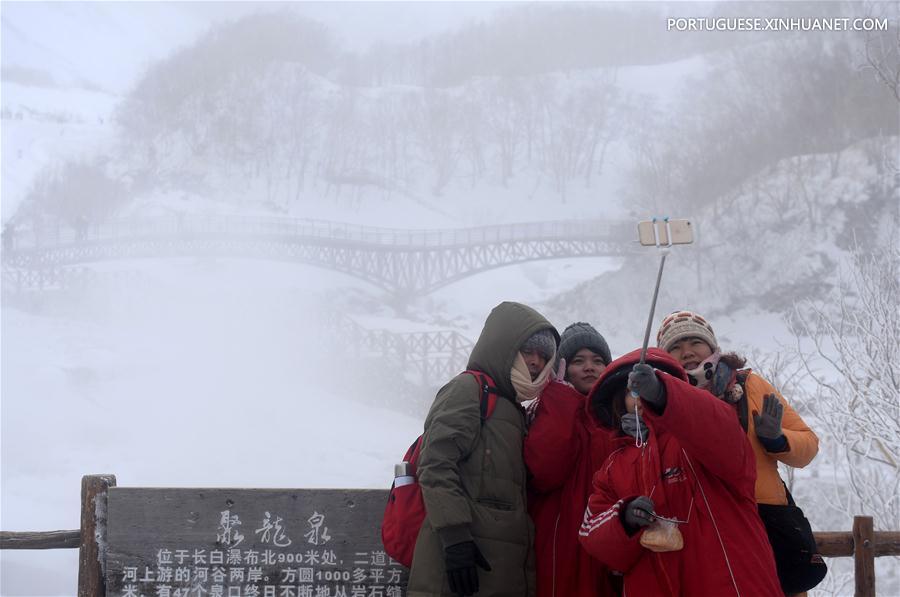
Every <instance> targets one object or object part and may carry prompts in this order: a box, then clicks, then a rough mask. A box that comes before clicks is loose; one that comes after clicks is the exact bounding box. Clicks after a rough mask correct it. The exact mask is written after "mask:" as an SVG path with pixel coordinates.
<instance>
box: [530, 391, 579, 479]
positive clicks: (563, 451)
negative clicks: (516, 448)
mask: <svg viewBox="0 0 900 597" xmlns="http://www.w3.org/2000/svg"><path fill="white" fill-rule="evenodd" d="M583 408H584V398H583V396H582V395H581V394H579V393H578V391H577V390H575V389H574V388H571V387H569V386H567V385H565V384H562V383H558V382H551V383H550V384H549V385H548V386H547V388H546V389H545V390H544V391H543V392H542V393H541V397H540V398H539V401H538V405H537V409H536V410H535V415H534V421H533V422H532V423H531V426H530V427H529V428H528V435H527V436H526V437H525V464H526V466H527V467H528V471H529V472H530V473H531V478H530V480H529V482H530V485H531V489H532V490H534V491H537V492H539V493H547V492H550V491H553V490H555V489H558V488H559V487H562V485H563V483H564V482H565V480H566V479H568V478H569V476H570V475H571V473H572V469H573V468H574V466H575V462H576V461H577V459H578V454H579V452H580V450H581V443H580V441H579V437H578V433H577V428H576V425H578V416H579V414H580V413H581V412H582V409H583Z"/></svg>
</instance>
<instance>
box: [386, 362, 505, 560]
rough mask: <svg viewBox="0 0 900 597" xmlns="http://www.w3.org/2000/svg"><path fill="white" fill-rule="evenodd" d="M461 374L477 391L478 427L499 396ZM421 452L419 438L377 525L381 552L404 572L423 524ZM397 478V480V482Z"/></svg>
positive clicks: (481, 376) (490, 383) (483, 381)
mask: <svg viewBox="0 0 900 597" xmlns="http://www.w3.org/2000/svg"><path fill="white" fill-rule="evenodd" d="M463 373H468V374H469V375H473V376H475V379H477V380H478V385H479V386H480V387H481V395H480V408H481V424H482V425H484V422H485V421H486V420H487V419H488V418H489V417H490V416H491V415H492V414H493V413H494V408H495V407H496V406H497V397H498V396H499V392H498V391H497V388H496V387H495V385H494V380H492V379H491V378H490V377H489V376H488V375H487V374H485V373H482V372H481V371H464V372H463ZM421 448H422V436H421V435H420V436H419V437H417V438H416V440H415V441H414V442H413V443H412V445H411V446H410V447H409V449H408V450H407V451H406V454H405V455H404V456H403V462H405V463H408V469H407V473H406V475H408V476H409V477H408V481H407V482H401V483H399V484H398V483H397V479H395V480H394V482H393V483H392V484H391V492H390V494H389V495H388V501H387V506H385V508H384V518H383V519H382V522H381V542H382V544H383V545H384V551H385V552H386V553H387V554H388V555H389V556H390V557H391V558H393V559H394V560H396V561H397V562H399V563H400V564H402V565H404V566H406V567H407V568H410V567H412V560H413V552H414V551H415V549H416V539H418V537H419V530H420V529H421V528H422V522H423V521H424V520H425V501H424V500H423V499H422V488H421V487H420V486H419V482H418V479H417V478H416V468H417V465H418V462H419V452H420V450H421ZM401 478H402V477H398V479H401Z"/></svg>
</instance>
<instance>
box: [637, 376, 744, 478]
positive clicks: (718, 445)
mask: <svg viewBox="0 0 900 597" xmlns="http://www.w3.org/2000/svg"><path fill="white" fill-rule="evenodd" d="M659 377H660V379H661V380H662V382H663V383H664V384H665V387H666V396H667V402H666V408H665V410H664V411H663V413H662V414H661V415H657V414H655V413H653V412H651V411H650V410H649V409H644V413H646V416H647V417H648V418H650V419H652V420H653V421H654V422H655V424H657V425H659V426H661V427H663V428H664V429H665V430H666V431H667V432H669V433H671V434H672V435H673V436H675V437H676V438H677V439H678V442H679V443H680V444H681V447H682V448H684V450H685V451H686V452H687V453H688V454H689V455H690V456H691V458H693V459H696V460H697V461H699V462H700V463H701V464H702V465H703V466H704V467H705V468H706V469H707V470H708V471H709V472H710V473H712V474H713V475H715V476H717V477H719V478H720V479H722V480H723V481H727V482H731V483H735V484H739V483H744V484H746V483H749V485H750V487H751V491H752V487H753V486H754V484H755V483H756V465H755V460H754V456H753V450H752V448H751V447H750V442H749V441H748V440H747V435H746V433H745V432H744V430H743V429H742V428H741V425H740V423H739V422H738V419H737V417H736V416H735V415H734V411H733V410H732V408H731V407H730V406H729V405H728V404H725V403H724V402H722V401H721V400H719V399H718V398H716V397H715V396H713V395H712V394H710V393H709V392H707V391H706V390H701V389H698V388H695V387H694V386H692V385H690V384H689V383H687V382H685V381H681V380H680V379H676V378H675V377H672V376H671V375H668V374H666V373H660V374H659Z"/></svg>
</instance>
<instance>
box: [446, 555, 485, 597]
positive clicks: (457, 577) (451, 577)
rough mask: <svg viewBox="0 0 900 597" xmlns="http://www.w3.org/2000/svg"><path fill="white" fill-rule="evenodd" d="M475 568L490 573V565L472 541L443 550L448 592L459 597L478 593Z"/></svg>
mask: <svg viewBox="0 0 900 597" xmlns="http://www.w3.org/2000/svg"><path fill="white" fill-rule="evenodd" d="M476 566H478V567H480V568H481V569H482V570H485V571H487V572H490V571H491V565H490V564H488V561H487V560H485V559H484V556H483V555H481V552H480V551H479V550H478V546H477V545H475V542H474V541H463V542H462V543H457V544H455V545H451V546H449V547H447V548H446V549H444V567H445V568H446V569H447V581H448V582H449V583H450V591H451V592H453V593H456V594H457V595H459V596H460V597H467V596H468V595H474V594H475V593H477V592H478V570H477V569H476Z"/></svg>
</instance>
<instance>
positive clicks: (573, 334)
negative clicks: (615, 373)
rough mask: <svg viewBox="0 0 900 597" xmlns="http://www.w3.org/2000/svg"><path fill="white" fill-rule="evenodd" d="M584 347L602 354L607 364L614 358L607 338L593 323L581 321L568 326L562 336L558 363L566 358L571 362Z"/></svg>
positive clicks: (601, 356)
mask: <svg viewBox="0 0 900 597" xmlns="http://www.w3.org/2000/svg"><path fill="white" fill-rule="evenodd" d="M582 348H589V349H591V350H592V351H593V352H594V353H596V354H598V355H600V358H602V359H603V362H604V363H605V364H607V365H609V362H610V361H611V360H612V355H610V353H609V345H608V344H607V343H606V339H604V338H603V336H601V335H600V332H598V331H597V330H595V329H594V327H593V326H592V325H591V324H589V323H585V322H583V321H579V322H577V323H573V324H572V325H570V326H569V327H567V328H566V329H565V331H563V333H562V336H560V339H559V352H558V358H557V359H556V362H557V364H558V363H559V359H566V362H567V363H568V362H571V360H572V357H574V356H575V353H576V352H578V351H579V350H581V349H582Z"/></svg>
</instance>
